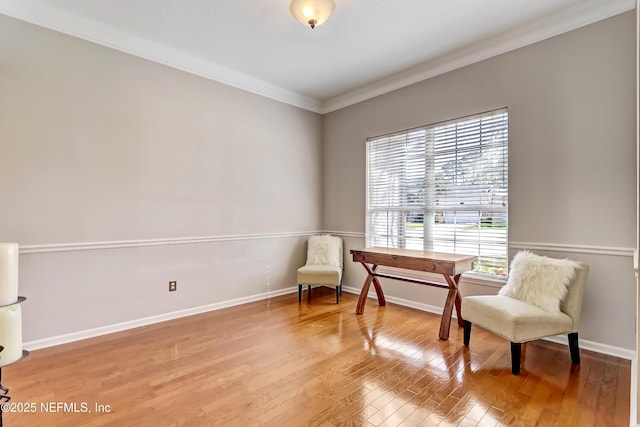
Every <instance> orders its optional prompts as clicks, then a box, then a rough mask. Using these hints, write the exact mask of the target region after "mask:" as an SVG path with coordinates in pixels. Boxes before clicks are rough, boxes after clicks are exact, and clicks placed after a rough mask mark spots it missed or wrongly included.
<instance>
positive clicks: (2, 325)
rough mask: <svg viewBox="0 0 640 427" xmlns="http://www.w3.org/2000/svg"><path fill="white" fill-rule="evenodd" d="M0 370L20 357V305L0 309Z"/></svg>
mask: <svg viewBox="0 0 640 427" xmlns="http://www.w3.org/2000/svg"><path fill="white" fill-rule="evenodd" d="M0 345H2V346H3V347H4V349H3V350H2V351H0V368H2V367H3V366H7V365H10V364H11V363H14V362H16V361H18V360H20V358H21V357H22V309H21V305H20V304H13V305H8V306H6V307H0Z"/></svg>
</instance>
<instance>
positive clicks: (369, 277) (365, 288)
mask: <svg viewBox="0 0 640 427" xmlns="http://www.w3.org/2000/svg"><path fill="white" fill-rule="evenodd" d="M372 280H373V276H372V275H371V274H369V275H367V278H366V279H365V281H364V284H363V285H362V290H361V291H360V298H358V305H357V307H356V314H362V312H363V311H364V305H365V304H366V303H367V294H368V293H369V286H371V281H372Z"/></svg>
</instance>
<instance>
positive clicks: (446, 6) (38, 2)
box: [0, 0, 635, 113]
mask: <svg viewBox="0 0 640 427" xmlns="http://www.w3.org/2000/svg"><path fill="white" fill-rule="evenodd" d="M335 3H336V9H335V12H334V14H333V16H332V17H331V18H330V19H329V20H328V21H327V22H326V23H325V24H324V25H322V26H320V27H317V28H315V29H313V30H312V29H310V28H308V27H305V26H303V25H302V24H300V23H299V22H298V21H297V20H295V19H294V18H293V17H292V16H291V15H290V13H289V0H0V13H2V14H5V15H8V16H12V17H15V18H18V19H22V20H25V21H27V22H32V23H34V24H37V25H41V26H44V27H47V28H51V29H54V30H57V31H61V32H63V33H67V34H70V35H73V36H76V37H80V38H83V39H86V40H90V41H93V42H96V43H99V44H102V45H106V46H109V47H112V48H115V49H118V50H121V51H124V52H128V53H131V54H134V55H137V56H140V57H144V58H147V59H150V60H153V61H157V62H160V63H163V64H166V65H169V66H172V67H175V68H179V69H182V70H185V71H188V72H191V73H194V74H197V75H200V76H203V77H206V78H210V79H212V80H216V81H220V82H223V83H226V84H229V85H232V86H236V87H239V88H242V89H245V90H248V91H251V92H254V93H258V94H260V95H264V96H267V97H270V98H273V99H277V100H279V101H282V102H286V103H289V104H292V105H295V106H298V107H302V108H305V109H308V110H311V111H315V112H319V113H326V112H330V111H334V110H337V109H339V108H342V107H345V106H348V105H351V104H354V103H356V102H359V101H362V100H365V99H369V98H371V97H373V96H377V95H380V94H382V93H386V92H388V91H391V90H394V89H397V88H400V87H404V86H406V85H409V84H412V83H415V82H418V81H420V80H424V79H426V78H429V77H433V76H435V75H438V74H441V73H444V72H447V71H450V70H453V69H456V68H459V67H462V66H465V65H468V64H471V63H473V62H477V61H480V60H482V59H486V58H488V57H491V56H494V55H497V54H500V53H503V52H506V51H509V50H512V49H516V48H518V47H521V46H525V45H527V44H530V43H535V42H537V41H540V40H543V39H545V38H548V37H552V36H554V35H557V34H561V33H563V32H566V31H570V30H573V29H575V28H578V27H581V26H584V25H588V24H590V23H593V22H596V21H598V20H601V19H605V18H608V17H610V16H613V15H616V14H619V13H622V12H625V11H627V10H631V9H634V8H635V0H437V1H436V0H335Z"/></svg>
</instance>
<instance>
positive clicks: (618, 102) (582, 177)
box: [323, 12, 636, 350]
mask: <svg viewBox="0 0 640 427" xmlns="http://www.w3.org/2000/svg"><path fill="white" fill-rule="evenodd" d="M500 107H508V109H509V150H510V151H509V168H510V171H509V180H510V182H509V192H510V194H509V196H510V208H509V209H510V212H509V241H510V242H513V243H514V244H513V245H512V246H513V247H512V252H513V251H514V250H516V247H515V244H516V243H518V244H520V243H524V244H525V246H532V244H535V247H538V248H543V249H546V250H537V252H540V253H545V254H548V255H552V256H559V257H570V258H573V259H577V260H582V261H585V262H588V263H589V264H590V265H591V272H590V278H589V281H588V284H587V286H588V289H587V294H586V297H585V304H584V309H585V315H584V316H583V319H584V320H583V328H582V331H581V335H582V337H583V338H584V339H585V340H588V341H593V342H594V343H599V344H604V345H605V346H607V345H608V346H615V347H619V348H622V349H628V350H634V349H635V331H634V325H635V320H634V319H635V300H636V299H635V280H634V272H633V263H632V257H631V254H632V250H633V248H634V247H635V245H636V241H635V236H636V217H635V215H636V214H635V212H636V190H635V176H636V175H635V173H636V172H635V168H636V164H635V162H636V160H635V159H636V146H635V122H636V118H635V117H636V109H635V13H634V12H628V13H625V14H622V15H618V16H616V17H613V18H610V19H608V20H605V21H601V22H598V23H595V24H593V25H590V26H588V27H584V28H581V29H578V30H575V31H572V32H570V33H566V34H563V35H560V36H558V37H554V38H551V39H548V40H546V41H542V42H539V43H536V44H534V45H530V46H528V47H524V48H521V49H518V50H515V51H512V52H509V53H506V54H503V55H500V56H497V57H494V58H491V59H488V60H485V61H482V62H480V63H477V64H474V65H470V66H467V67H464V68H462V69H459V70H456V71H453V72H449V73H446V74H444V75H441V76H438V77H435V78H432V79H429V80H426V81H423V82H421V83H417V84H415V85H412V86H409V87H406V88H403V89H400V90H397V91H394V92H392V93H389V94H386V95H382V96H379V97H377V98H374V99H371V100H369V101H365V102H362V103H360V104H357V105H353V106H351V107H348V108H345V109H342V110H339V111H336V112H333V113H330V114H328V115H326V116H325V127H324V132H325V141H324V162H325V173H324V204H323V206H324V224H325V228H327V229H328V230H337V231H343V232H348V233H364V231H365V139H366V138H367V137H370V136H375V135H379V134H383V133H387V132H393V131H397V130H401V129H406V128H411V127H415V126H419V125H424V124H430V123H435V122H438V121H442V120H447V119H452V118H456V117H461V116H465V115H469V114H473V113H478V112H483V111H487V110H491V109H495V108H500ZM347 243H348V244H349V245H352V247H353V246H358V245H363V244H364V241H363V239H362V238H357V237H355V238H350V239H349V242H347ZM611 248H622V250H621V251H619V252H616V251H614V250H611ZM551 249H560V251H557V250H556V251H552V250H551ZM361 279H362V274H361V272H360V271H359V270H358V269H357V266H349V269H348V270H347V273H346V275H345V284H346V285H347V286H354V287H358V288H359V287H360V284H361V282H360V280H361ZM387 286H388V289H389V290H388V293H389V294H390V295H392V296H395V297H397V298H404V299H408V300H412V301H419V302H421V303H423V304H425V305H432V306H441V304H442V299H443V297H442V296H441V295H438V294H437V292H435V290H432V289H424V288H419V287H415V286H411V285H406V284H394V283H390V284H388V285H387ZM491 291H493V292H495V289H491Z"/></svg>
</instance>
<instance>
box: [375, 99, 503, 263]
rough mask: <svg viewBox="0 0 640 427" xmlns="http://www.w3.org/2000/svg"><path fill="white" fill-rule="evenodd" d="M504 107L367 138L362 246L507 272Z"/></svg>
mask: <svg viewBox="0 0 640 427" xmlns="http://www.w3.org/2000/svg"><path fill="white" fill-rule="evenodd" d="M507 230H508V114H507V111H506V109H502V110H497V111H491V112H488V113H483V114H478V115H475V116H470V117H465V118H462V119H456V120H451V121H448V122H443V123H438V124H435V125H429V126H424V127H421V128H415V129H409V130H406V131H402V132H397V133H394V134H389V135H383V136H379V137H375V138H369V139H367V230H366V237H367V246H368V247H372V246H382V247H389V248H406V249H419V250H428V251H436V252H449V253H456V254H468V255H476V256H477V257H478V260H477V262H476V264H475V270H476V271H479V272H484V273H490V274H506V269H507V242H508V236H507Z"/></svg>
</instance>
